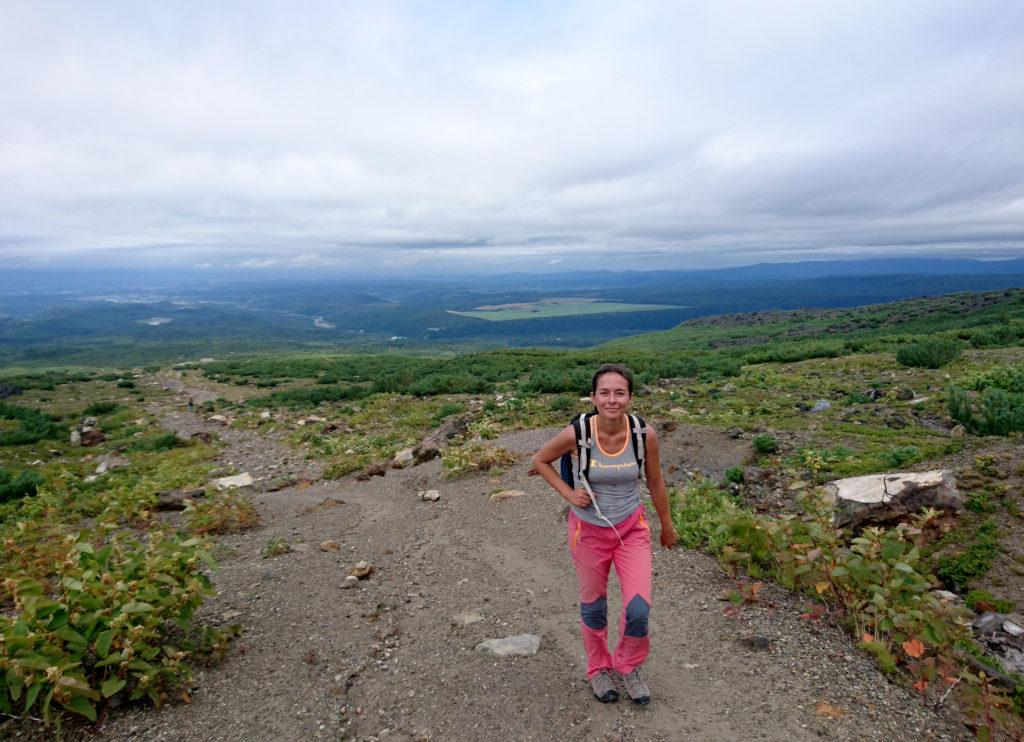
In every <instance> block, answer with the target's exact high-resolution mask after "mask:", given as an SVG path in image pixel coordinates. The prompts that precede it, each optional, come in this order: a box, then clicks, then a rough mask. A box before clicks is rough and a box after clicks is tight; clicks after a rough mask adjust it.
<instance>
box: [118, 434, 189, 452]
mask: <svg viewBox="0 0 1024 742" xmlns="http://www.w3.org/2000/svg"><path fill="white" fill-rule="evenodd" d="M184 445H185V442H184V441H182V440H181V439H180V438H179V437H178V436H177V435H175V434H174V433H162V434H161V435H151V436H145V437H143V438H137V439H136V440H134V441H132V443H131V444H130V445H129V446H128V448H129V450H131V451H169V450H170V449H172V448H177V447H178V446H184Z"/></svg>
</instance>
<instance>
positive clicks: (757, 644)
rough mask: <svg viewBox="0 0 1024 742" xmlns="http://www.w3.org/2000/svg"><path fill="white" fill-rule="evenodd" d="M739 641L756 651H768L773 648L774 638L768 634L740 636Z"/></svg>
mask: <svg viewBox="0 0 1024 742" xmlns="http://www.w3.org/2000/svg"><path fill="white" fill-rule="evenodd" d="M739 643H740V644H742V645H743V646H744V647H746V648H747V649H752V650H754V651H755V652H767V651H768V650H769V649H771V648H772V640H771V639H769V638H768V637H767V636H758V635H756V634H755V635H753V636H743V637H740V639H739Z"/></svg>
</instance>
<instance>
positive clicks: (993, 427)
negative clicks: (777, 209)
mask: <svg viewBox="0 0 1024 742" xmlns="http://www.w3.org/2000/svg"><path fill="white" fill-rule="evenodd" d="M947 403H948V406H949V414H950V415H951V416H952V417H953V418H954V419H955V420H957V421H959V422H960V423H962V424H963V426H964V427H965V428H966V429H967V430H969V431H970V432H971V433H974V434H975V435H1009V434H1010V433H1013V432H1017V431H1024V394H1017V393H1013V392H1008V391H1005V390H1003V389H999V388H998V387H987V388H985V389H984V390H983V391H982V392H981V394H979V395H978V396H977V397H975V398H972V397H971V395H970V394H969V393H968V392H966V391H964V390H963V389H959V388H957V387H951V388H950V390H949V394H948V398H947Z"/></svg>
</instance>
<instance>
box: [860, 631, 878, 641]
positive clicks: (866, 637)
mask: <svg viewBox="0 0 1024 742" xmlns="http://www.w3.org/2000/svg"><path fill="white" fill-rule="evenodd" d="M860 640H861V641H862V642H865V643H871V642H873V641H874V640H875V637H874V636H872V635H871V634H869V633H868V632H866V631H865V632H864V636H862V637H861V638H860Z"/></svg>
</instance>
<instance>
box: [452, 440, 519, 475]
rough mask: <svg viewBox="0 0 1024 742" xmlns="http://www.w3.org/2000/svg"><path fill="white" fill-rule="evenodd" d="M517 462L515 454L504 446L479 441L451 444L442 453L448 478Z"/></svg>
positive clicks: (504, 466)
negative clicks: (457, 444) (459, 444)
mask: <svg viewBox="0 0 1024 742" xmlns="http://www.w3.org/2000/svg"><path fill="white" fill-rule="evenodd" d="M515 462H516V458H515V456H513V455H512V454H511V453H509V452H508V451H506V450H505V449H504V448H498V447H497V446H491V445H489V444H486V443H478V442H471V443H467V444H465V445H462V446H449V447H448V448H446V449H445V450H444V452H443V453H442V454H441V463H442V465H443V466H444V475H445V477H447V478H448V479H455V478H457V477H461V476H463V475H465V474H468V473H469V472H474V471H485V470H488V469H496V468H502V469H504V468H508V467H510V466H512V465H513V464H515Z"/></svg>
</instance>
